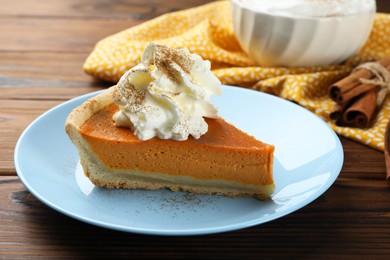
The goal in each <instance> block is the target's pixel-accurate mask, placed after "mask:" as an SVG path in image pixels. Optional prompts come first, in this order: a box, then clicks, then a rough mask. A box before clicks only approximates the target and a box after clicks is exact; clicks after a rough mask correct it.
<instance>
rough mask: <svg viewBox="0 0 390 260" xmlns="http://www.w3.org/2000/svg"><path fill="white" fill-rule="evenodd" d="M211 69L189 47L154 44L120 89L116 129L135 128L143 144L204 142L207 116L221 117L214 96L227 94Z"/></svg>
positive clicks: (118, 90)
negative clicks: (156, 140) (155, 139)
mask: <svg viewBox="0 0 390 260" xmlns="http://www.w3.org/2000/svg"><path fill="white" fill-rule="evenodd" d="M210 68H211V65H210V62H209V61H204V60H202V58H201V57H200V56H198V55H196V54H191V53H190V52H189V51H188V50H187V49H179V48H172V49H171V48H168V47H166V46H162V45H158V44H154V43H150V44H148V45H147V46H146V48H145V50H144V52H143V54H142V57H141V63H140V64H139V65H137V66H135V67H133V68H132V69H130V70H129V71H128V72H126V73H125V74H124V75H123V76H122V77H121V79H120V80H119V82H118V84H117V86H116V87H115V91H114V94H113V99H114V102H115V103H116V104H117V105H118V106H119V111H118V112H117V113H115V115H114V117H113V119H114V122H115V125H116V126H118V127H128V128H130V129H131V130H132V131H133V132H134V134H135V135H136V136H137V137H138V138H139V139H141V140H148V139H150V138H153V137H158V138H161V139H174V140H179V141H180V140H186V139H188V137H189V135H191V136H193V137H194V138H196V139H197V138H199V137H200V136H201V135H203V134H205V133H206V132H207V129H208V126H207V123H206V121H205V120H204V117H208V118H217V117H218V111H217V109H216V108H215V106H214V105H213V104H212V103H211V101H210V98H211V96H212V95H220V94H221V82H220V81H219V80H218V79H217V78H216V77H215V76H214V74H213V73H212V72H211V71H210Z"/></svg>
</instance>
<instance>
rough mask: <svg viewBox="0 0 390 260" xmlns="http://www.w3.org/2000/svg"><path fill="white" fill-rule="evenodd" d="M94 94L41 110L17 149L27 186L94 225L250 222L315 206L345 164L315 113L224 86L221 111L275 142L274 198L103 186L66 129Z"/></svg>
mask: <svg viewBox="0 0 390 260" xmlns="http://www.w3.org/2000/svg"><path fill="white" fill-rule="evenodd" d="M96 94H97V93H91V94H88V95H84V96H81V97H78V98H75V99H72V100H70V101H68V102H65V103H63V104H61V105H59V106H57V107H54V108H53V109H51V110H49V111H47V112H46V113H44V114H43V115H41V116H40V117H39V118H37V119H36V120H35V121H34V122H33V123H32V124H31V125H30V126H28V127H27V128H26V130H25V131H24V132H23V134H22V135H21V136H20V138H19V140H18V142H17V145H16V149H15V167H16V170H17V173H18V175H19V177H20V179H21V181H22V182H23V184H24V185H25V186H26V188H27V189H28V190H29V191H30V192H31V193H32V194H34V196H36V197H37V198H38V199H39V200H41V201H42V202H43V203H45V204H46V205H48V206H49V207H51V208H53V209H55V210H57V211H59V212H61V213H63V214H65V215H68V216H70V217H73V218H75V219H78V220H81V221H84V222H87V223H90V224H94V225H97V226H101V227H105V228H111V229H115V230H121V231H127V232H134V233H142V234H157V235H198V234H211V233H218V232H226V231H231V230H236V229H241V228H247V227H250V226H254V225H259V224H262V223H265V222H268V221H271V220H274V219H277V218H280V217H282V216H285V215H287V214H289V213H291V212H294V211H296V210H298V209H300V208H302V207H304V206H305V205H307V204H309V203H310V202H312V201H313V200H315V199H316V198H317V197H319V196H320V195H321V194H323V193H324V192H325V191H326V190H327V189H328V188H329V187H330V186H331V185H332V184H333V182H334V181H335V179H336V178H337V176H338V174H339V172H340V170H341V167H342V163H343V149H342V146H341V144H340V140H339V139H338V137H337V136H336V135H335V133H334V132H333V131H332V130H331V128H330V127H329V126H328V125H327V124H326V123H325V122H324V121H322V120H321V119H319V118H318V117H317V116H316V115H314V114H312V113H311V112H309V111H308V110H306V109H304V108H302V107H300V106H298V105H295V104H293V103H291V102H288V101H285V100H283V99H280V98H277V97H274V96H271V95H267V94H264V93H260V92H256V91H251V90H247V89H243V88H237V87H231V86H223V95H222V96H220V97H216V98H215V99H214V102H215V104H216V105H217V107H218V108H219V111H220V114H221V116H223V117H224V118H225V119H226V120H227V121H229V122H231V123H233V124H234V125H236V126H237V127H238V128H240V129H242V130H244V131H246V132H247V133H249V134H251V135H254V136H255V137H256V138H258V139H260V140H262V141H265V142H267V143H270V144H274V145H275V147H276V150H275V164H274V177H275V184H276V191H275V193H274V194H273V196H272V199H271V200H269V201H258V200H256V199H251V198H242V199H231V198H225V197H222V196H202V195H191V194H188V193H184V192H178V193H174V192H170V191H167V190H158V191H143V190H111V189H103V188H98V187H95V186H94V185H93V184H92V183H90V182H89V180H88V179H87V178H86V177H84V175H83V173H82V169H81V167H80V164H79V157H78V155H77V151H76V148H75V147H74V146H73V144H72V143H71V142H70V140H69V138H68V136H67V135H66V134H65V131H64V122H65V119H66V117H67V116H68V114H69V113H70V111H71V110H72V109H73V108H75V107H77V106H79V105H80V104H81V103H82V102H84V101H85V100H87V99H88V98H91V97H92V96H94V95H96Z"/></svg>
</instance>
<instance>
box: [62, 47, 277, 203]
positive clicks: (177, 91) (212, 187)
mask: <svg viewBox="0 0 390 260" xmlns="http://www.w3.org/2000/svg"><path fill="white" fill-rule="evenodd" d="M220 84H221V83H220V82H219V80H218V79H217V78H216V77H215V76H214V75H213V74H212V73H211V71H210V63H209V62H208V61H204V60H202V59H201V58H200V57H199V56H198V55H195V54H190V53H189V52H188V51H187V50H186V49H169V48H167V47H165V46H161V45H156V44H153V43H151V44H149V45H148V46H147V47H146V49H145V51H144V53H143V55H142V62H141V64H139V65H137V66H135V67H134V68H132V69H131V70H129V71H128V72H127V73H125V74H124V75H123V76H122V78H121V79H120V81H119V82H118V84H117V85H116V86H113V87H111V88H109V89H108V90H106V91H104V92H102V93H101V94H99V95H97V96H95V97H93V98H91V99H89V100H87V101H86V102H85V103H83V104H82V105H81V106H79V107H77V108H75V109H74V110H73V111H72V112H71V113H70V115H69V116H68V118H67V120H66V132H67V134H68V135H69V137H70V139H71V140H72V142H73V143H74V144H75V146H76V147H77V149H78V153H79V156H80V162H81V165H82V166H83V169H84V173H85V175H86V176H87V177H88V178H89V179H90V180H91V181H92V182H93V183H94V184H95V185H97V186H101V187H106V188H126V189H150V190H154V189H161V188H168V189H170V190H172V191H188V192H192V193H196V194H218V195H225V196H229V197H256V198H259V199H267V198H268V197H269V196H270V195H271V194H272V192H273V190H274V182H273V174H272V169H273V151H274V146H272V145H269V144H265V143H263V142H261V141H258V140H256V139H255V138H254V137H252V136H250V135H248V134H246V133H244V132H243V131H241V130H239V129H237V128H236V127H234V126H233V125H231V124H229V123H227V122H226V121H224V120H223V119H222V118H221V117H220V116H218V113H217V109H216V108H215V107H214V106H213V105H212V104H211V103H210V97H211V95H213V94H216V95H218V94H220V91H221V90H220Z"/></svg>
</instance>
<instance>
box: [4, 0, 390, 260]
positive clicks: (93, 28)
mask: <svg viewBox="0 0 390 260" xmlns="http://www.w3.org/2000/svg"><path fill="white" fill-rule="evenodd" d="M206 2H209V1H206V0H191V1H158V0H143V1H141V0H112V1H106V0H89V1H83V0H44V1H40V0H26V1H14V0H2V1H1V3H0V32H1V33H0V259H86V258H88V259H99V258H102V259H117V258H119V259H129V258H134V259H139V258H161V257H164V258H173V259H174V258H177V259H183V258H201V257H204V256H207V257H208V258H211V257H213V258H222V257H224V258H227V257H228V258H229V257H230V258H231V257H234V258H261V257H264V258H266V259H269V258H276V259H280V258H289V259H290V258H292V259H367V258H368V259H390V246H389V245H390V197H389V192H390V189H389V186H388V185H387V183H386V182H385V181H384V177H385V164H384V158H383V153H381V152H379V151H376V150H374V149H371V148H369V147H366V146H364V145H361V144H359V143H356V142H354V141H351V140H349V139H346V138H343V137H341V138H340V139H341V141H342V144H343V148H344V151H345V162H344V166H343V169H342V172H341V173H340V176H339V178H338V179H337V180H336V182H335V184H334V185H333V186H332V187H331V188H330V189H329V190H328V191H327V192H326V193H325V194H323V195H322V196H320V198H318V199H317V200H315V201H314V202H313V203H311V204H309V205H308V206H306V207H304V208H303V209H301V210H298V211H296V212H294V213H293V214H290V215H288V216H286V217H283V218H281V219H278V220H275V221H272V222H269V223H266V224H263V225H260V226H256V227H252V228H247V229H243V230H238V231H234V232H228V233H223V234H215V235H208V236H190V237H158V236H145V235H136V234H128V233H123V232H118V231H112V230H107V229H103V228H99V227H95V226H92V225H89V224H86V223H83V222H80V221H77V220H74V219H72V218H70V217H67V216H65V215H62V214H60V213H58V212H56V211H54V210H52V209H50V208H49V207H47V206H46V205H44V204H43V203H42V202H40V201H39V200H37V199H36V198H35V197H34V196H33V195H32V194H31V193H30V192H29V191H27V190H26V188H25V187H24V186H23V184H22V183H21V182H20V180H19V178H18V177H17V175H16V172H15V168H14V162H13V152H14V147H15V144H16V141H17V139H18V137H19V135H20V134H21V133H22V131H23V130H24V129H25V128H26V127H27V126H28V125H29V124H30V123H31V122H32V121H33V120H34V119H35V118H37V117H38V116H39V115H41V114H42V113H43V112H45V111H47V110H48V109H50V108H52V107H54V106H56V105H57V104H60V103H62V102H64V101H66V100H69V99H71V98H73V97H76V96H79V95H82V94H85V93H90V92H93V91H97V90H100V89H103V88H107V87H108V86H110V84H109V83H105V82H99V81H95V80H94V79H92V78H91V77H89V76H88V75H86V74H84V73H83V71H82V64H83V62H84V60H85V58H86V57H87V55H88V54H89V52H90V51H91V50H92V48H93V46H94V45H95V43H96V42H97V41H98V40H100V39H101V38H103V37H106V36H108V35H110V34H113V33H116V32H118V31H120V30H123V29H126V28H128V27H131V26H134V25H136V24H139V23H141V22H143V21H146V20H148V19H152V18H154V17H156V16H158V15H161V14H164V13H166V12H170V11H176V10H181V9H185V8H188V7H192V6H198V5H201V4H204V3H206ZM377 5H378V10H379V11H380V12H390V1H387V0H377Z"/></svg>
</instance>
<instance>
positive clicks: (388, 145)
mask: <svg viewBox="0 0 390 260" xmlns="http://www.w3.org/2000/svg"><path fill="white" fill-rule="evenodd" d="M385 163H386V180H387V183H388V184H390V121H389V122H388V123H387V127H386V132H385Z"/></svg>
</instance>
